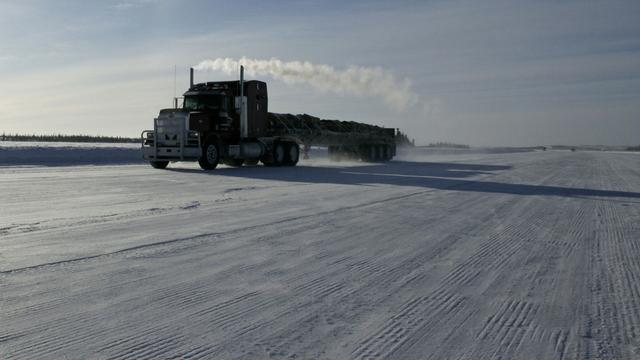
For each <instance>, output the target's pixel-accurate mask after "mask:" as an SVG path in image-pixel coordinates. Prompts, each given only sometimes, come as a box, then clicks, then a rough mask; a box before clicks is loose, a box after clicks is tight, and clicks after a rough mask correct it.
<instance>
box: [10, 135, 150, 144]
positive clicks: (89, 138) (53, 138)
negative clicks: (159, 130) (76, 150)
mask: <svg viewBox="0 0 640 360" xmlns="http://www.w3.org/2000/svg"><path fill="white" fill-rule="evenodd" d="M0 141H43V142H93V143H137V142H139V141H140V139H137V138H128V137H122V136H94V135H64V134H56V135H36V134H31V135H25V134H6V133H2V135H0Z"/></svg>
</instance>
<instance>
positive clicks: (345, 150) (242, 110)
mask: <svg viewBox="0 0 640 360" xmlns="http://www.w3.org/2000/svg"><path fill="white" fill-rule="evenodd" d="M240 73H241V75H240V81H216V82H205V83H199V84H194V83H193V69H191V81H190V87H189V90H188V91H187V92H185V93H184V95H183V104H182V107H180V108H179V107H178V106H177V99H176V101H175V107H174V108H172V109H163V110H161V111H160V114H159V115H158V117H157V118H155V119H154V123H153V130H146V131H144V132H143V133H142V154H143V157H144V159H146V160H148V161H149V162H150V164H151V166H153V167H155V168H166V167H167V165H168V164H169V162H173V161H198V163H199V164H200V166H201V167H202V168H203V169H206V170H212V169H215V168H216V166H217V165H218V164H219V163H224V164H226V165H230V166H242V165H243V164H247V165H255V164H257V163H258V162H262V163H263V164H264V165H265V166H295V165H296V164H297V163H298V160H299V158H300V153H301V149H302V150H305V149H308V148H309V147H310V146H312V145H316V146H326V147H327V148H328V151H329V156H330V157H331V158H334V159H339V158H343V157H349V158H359V159H362V160H363V161H387V160H391V159H392V158H393V156H395V153H396V145H395V137H396V131H395V129H393V128H383V127H380V126H375V125H369V124H364V123H357V122H351V121H339V120H325V119H319V118H317V117H314V116H311V115H306V114H303V115H292V114H275V113H270V112H268V97H267V84H266V83H265V82H262V81H257V80H251V81H244V76H243V68H242V67H241V72H240Z"/></svg>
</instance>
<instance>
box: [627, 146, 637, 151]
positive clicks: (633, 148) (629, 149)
mask: <svg viewBox="0 0 640 360" xmlns="http://www.w3.org/2000/svg"><path fill="white" fill-rule="evenodd" d="M627 150H628V151H640V145H638V146H629V147H627Z"/></svg>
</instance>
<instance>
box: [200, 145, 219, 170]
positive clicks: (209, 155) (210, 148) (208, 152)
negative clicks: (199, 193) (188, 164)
mask: <svg viewBox="0 0 640 360" xmlns="http://www.w3.org/2000/svg"><path fill="white" fill-rule="evenodd" d="M219 162H220V149H219V148H218V144H216V143H214V142H207V143H206V144H205V145H204V147H203V148H202V156H200V159H198V164H200V167H201V168H203V169H204V170H213V169H215V168H216V166H218V163H219Z"/></svg>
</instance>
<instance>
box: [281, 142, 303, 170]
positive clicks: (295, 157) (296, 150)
mask: <svg viewBox="0 0 640 360" xmlns="http://www.w3.org/2000/svg"><path fill="white" fill-rule="evenodd" d="M286 150H287V151H286V154H285V155H286V156H285V163H284V164H285V165H286V166H296V164H297V163H298V161H299V160H300V146H299V145H298V144H296V143H294V142H292V143H289V144H287V148H286Z"/></svg>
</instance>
